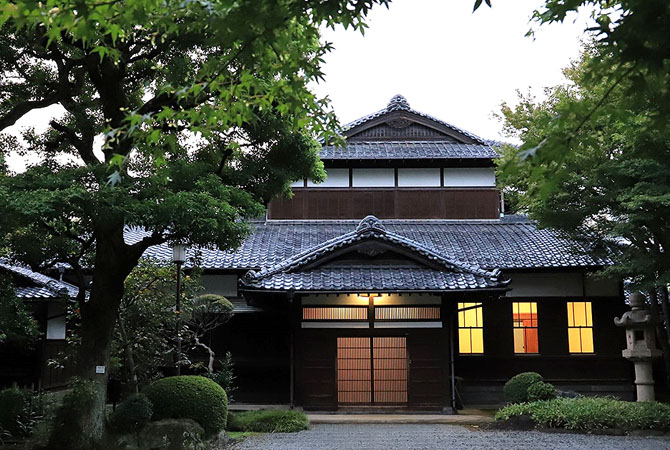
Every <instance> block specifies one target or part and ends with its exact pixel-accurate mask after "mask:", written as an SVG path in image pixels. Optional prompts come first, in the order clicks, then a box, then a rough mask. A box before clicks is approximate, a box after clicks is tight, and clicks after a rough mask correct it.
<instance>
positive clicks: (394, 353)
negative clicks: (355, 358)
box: [372, 337, 407, 404]
mask: <svg viewBox="0 0 670 450" xmlns="http://www.w3.org/2000/svg"><path fill="white" fill-rule="evenodd" d="M372 341H373V344H372V348H373V355H374V361H373V366H374V382H375V385H374V387H375V403H394V404H398V403H407V338H405V337H375V338H372Z"/></svg>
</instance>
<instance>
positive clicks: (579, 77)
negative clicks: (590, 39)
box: [499, 45, 670, 289]
mask: <svg viewBox="0 0 670 450" xmlns="http://www.w3.org/2000/svg"><path fill="white" fill-rule="evenodd" d="M617 64H618V62H617V60H616V59H615V57H614V56H613V55H612V53H611V52H610V50H609V49H608V48H602V47H598V46H594V45H591V46H589V47H587V48H586V49H585V52H584V54H583V56H582V58H581V60H579V61H577V62H575V63H574V64H573V65H572V66H571V67H570V68H568V69H567V70H566V71H565V74H566V77H567V78H568V80H569V82H568V83H566V84H565V85H559V86H556V87H553V88H550V89H547V91H546V94H547V98H546V100H541V101H540V100H537V99H535V98H533V97H532V96H523V95H522V96H521V97H520V101H519V104H518V105H517V106H515V107H514V108H511V107H509V106H507V105H503V109H502V116H503V117H504V124H505V128H506V130H507V132H508V133H509V134H510V135H512V136H515V137H516V138H518V139H520V140H521V141H522V142H523V144H522V146H521V147H520V148H512V147H507V148H505V149H504V150H503V158H502V159H501V161H500V165H499V174H500V178H499V182H500V183H501V184H502V187H503V189H504V191H505V192H506V196H507V197H508V198H509V199H513V200H514V201H515V202H516V203H517V204H516V205H515V209H519V210H521V211H525V212H528V213H529V214H530V216H531V217H532V218H534V219H537V220H538V222H539V224H540V226H543V227H549V228H554V229H557V230H559V231H561V232H564V233H565V234H567V235H568V236H570V237H571V238H573V239H574V240H576V241H577V242H578V244H581V245H578V246H576V247H577V248H575V249H574V251H576V252H580V251H588V252H589V253H591V254H592V255H595V256H601V257H607V258H610V259H612V260H614V262H615V263H616V264H614V265H612V266H610V267H609V268H608V269H607V270H606V271H605V272H604V273H603V275H605V276H616V277H624V278H630V279H632V280H633V282H634V286H633V287H632V288H633V289H639V288H642V289H649V288H651V287H652V286H654V285H656V286H663V285H667V284H668V281H670V270H669V268H670V256H669V255H668V252H666V251H664V249H666V248H670V223H669V222H668V221H667V220H665V218H666V217H668V216H669V215H670V129H669V128H668V126H667V123H668V122H669V121H670V107H668V105H670V97H668V96H669V95H670V91H668V89H667V86H668V84H669V83H670V62H668V63H666V64H665V66H663V67H665V68H666V69H667V71H666V72H661V73H659V72H658V71H652V70H647V69H645V71H643V72H640V73H637V74H636V75H635V76H634V77H633V75H632V73H631V74H630V76H626V77H623V78H619V79H617V80H612V79H611V78H608V76H607V75H606V72H607V70H609V68H610V67H612V66H615V65H617ZM636 70H637V69H636ZM640 70H642V69H640ZM631 77H633V78H631ZM640 79H643V80H644V82H643V84H640V82H639V80H640ZM631 89H632V90H634V93H631V92H630V90H631ZM507 194H509V195H507Z"/></svg>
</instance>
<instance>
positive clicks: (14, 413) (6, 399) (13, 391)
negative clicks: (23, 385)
mask: <svg viewBox="0 0 670 450" xmlns="http://www.w3.org/2000/svg"><path fill="white" fill-rule="evenodd" d="M27 407H28V396H27V394H26V393H25V392H23V391H22V390H20V389H17V388H9V389H4V390H2V391H0V429H3V430H4V431H6V432H7V433H9V434H10V435H12V436H19V435H22V434H24V433H23V432H24V429H23V426H22V425H23V424H22V421H23V419H24V416H25V415H26V409H27Z"/></svg>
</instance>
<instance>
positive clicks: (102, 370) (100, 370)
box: [95, 366, 105, 373]
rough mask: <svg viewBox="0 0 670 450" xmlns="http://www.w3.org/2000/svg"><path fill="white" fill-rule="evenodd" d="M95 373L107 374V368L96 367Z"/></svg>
mask: <svg viewBox="0 0 670 450" xmlns="http://www.w3.org/2000/svg"><path fill="white" fill-rule="evenodd" d="M95 373H105V366H95Z"/></svg>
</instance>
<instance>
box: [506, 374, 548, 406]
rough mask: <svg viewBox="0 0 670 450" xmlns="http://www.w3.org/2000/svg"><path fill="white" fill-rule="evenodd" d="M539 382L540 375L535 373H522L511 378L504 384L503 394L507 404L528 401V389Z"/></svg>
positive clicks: (540, 379)
mask: <svg viewBox="0 0 670 450" xmlns="http://www.w3.org/2000/svg"><path fill="white" fill-rule="evenodd" d="M539 381H543V378H542V375H540V374H539V373H537V372H522V373H520V374H518V375H515V376H513V377H512V378H510V379H509V381H508V382H507V383H505V387H504V388H503V393H504V394H505V400H506V401H507V402H508V403H522V402H527V401H528V388H529V387H530V386H531V385H532V384H534V383H537V382H539Z"/></svg>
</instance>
